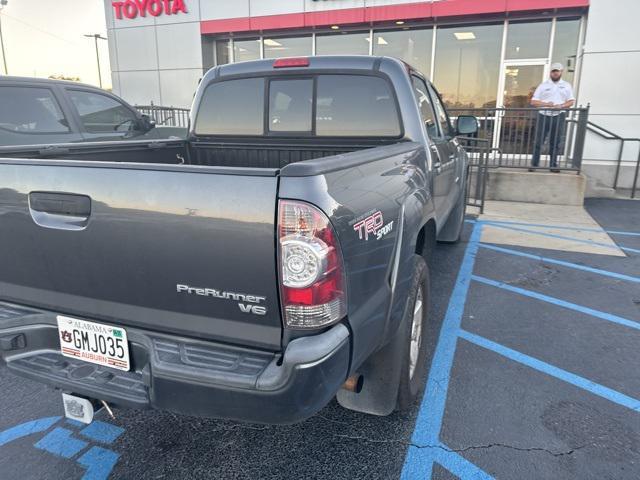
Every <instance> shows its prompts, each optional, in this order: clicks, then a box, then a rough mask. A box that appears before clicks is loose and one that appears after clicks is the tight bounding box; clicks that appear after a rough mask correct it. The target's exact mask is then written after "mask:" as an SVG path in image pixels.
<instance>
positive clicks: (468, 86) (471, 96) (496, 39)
mask: <svg viewBox="0 0 640 480" xmlns="http://www.w3.org/2000/svg"><path fill="white" fill-rule="evenodd" d="M503 32H504V24H503V23H500V24H496V25H477V26H464V27H442V28H440V27H439V28H438V29H437V30H436V57H435V66H434V79H432V80H433V83H435V84H436V85H438V86H439V87H440V88H441V90H442V95H443V97H444V100H445V102H447V106H449V107H457V108H463V107H465V108H474V107H475V108H483V107H495V106H496V94H497V92H498V79H499V76H500V53H501V51H502V36H503Z"/></svg>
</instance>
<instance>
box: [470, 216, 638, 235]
mask: <svg viewBox="0 0 640 480" xmlns="http://www.w3.org/2000/svg"><path fill="white" fill-rule="evenodd" d="M482 222H483V223H485V224H487V225H492V224H499V225H516V226H518V225H519V226H522V227H541V228H553V229H554V230H573V231H575V232H598V233H602V232H605V233H608V234H610V235H628V236H630V237H640V232H626V231H620V230H604V229H602V228H588V227H567V226H565V225H562V226H559V225H545V224H543V223H524V222H509V221H506V220H482Z"/></svg>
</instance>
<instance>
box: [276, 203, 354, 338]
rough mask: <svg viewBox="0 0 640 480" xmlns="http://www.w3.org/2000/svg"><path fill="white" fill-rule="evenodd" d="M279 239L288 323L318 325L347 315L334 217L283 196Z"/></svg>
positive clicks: (332, 321)
mask: <svg viewBox="0 0 640 480" xmlns="http://www.w3.org/2000/svg"><path fill="white" fill-rule="evenodd" d="M278 237H279V257H280V272H281V277H280V295H281V298H282V309H283V313H284V321H285V325H286V326H287V327H289V328H318V327H322V326H326V325H329V324H331V323H334V322H337V321H338V320H340V319H341V318H342V317H344V316H345V314H346V311H347V308H346V304H347V297H346V293H345V285H346V281H345V274H344V264H343V261H342V253H341V251H340V246H339V245H338V239H337V237H336V233H335V231H334V229H333V227H332V226H331V223H330V222H329V219H328V218H327V217H326V216H325V215H324V213H322V212H321V211H320V210H318V209H317V208H315V207H313V206H311V205H309V204H307V203H303V202H295V201H291V200H280V204H279V219H278Z"/></svg>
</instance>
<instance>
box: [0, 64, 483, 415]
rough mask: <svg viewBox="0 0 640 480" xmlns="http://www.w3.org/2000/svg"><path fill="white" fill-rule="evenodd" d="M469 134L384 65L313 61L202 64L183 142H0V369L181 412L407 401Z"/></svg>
mask: <svg viewBox="0 0 640 480" xmlns="http://www.w3.org/2000/svg"><path fill="white" fill-rule="evenodd" d="M63 88H72V87H71V86H67V85H65V87H63ZM476 129H477V121H476V119H475V118H473V117H463V116H461V117H459V118H458V120H457V125H456V126H455V127H454V126H453V125H452V124H451V123H450V121H449V116H448V115H447V111H446V109H445V107H444V105H443V103H442V100H441V98H440V96H439V95H438V93H437V91H436V90H435V88H433V86H432V85H431V84H430V83H429V82H428V81H427V80H426V79H425V78H424V77H423V76H422V75H421V74H420V73H419V72H417V71H415V70H413V69H412V68H411V67H409V66H408V65H406V64H404V63H402V62H400V61H398V60H396V59H392V58H387V57H364V56H363V57H359V56H341V57H331V56H326V57H312V58H293V59H277V60H262V61H255V62H244V63H238V64H233V65H225V66H221V67H216V68H214V69H212V70H211V71H209V72H208V73H207V74H206V76H205V77H204V78H203V80H202V82H201V84H200V87H199V90H198V92H197V94H196V97H195V101H194V106H193V108H192V111H191V129H190V132H189V137H188V139H187V140H185V141H162V142H158V141H152V142H151V141H147V142H144V141H136V142H107V143H93V144H84V145H73V144H66V145H64V146H62V147H60V148H59V149H57V150H56V149H46V148H32V149H29V148H13V149H12V148H6V147H5V148H0V230H1V231H2V232H3V234H2V235H0V265H2V268H0V355H1V358H2V361H3V362H4V363H5V364H6V367H7V368H8V369H9V370H10V371H11V372H14V373H16V374H18V375H23V376H26V377H29V378H32V379H35V380H37V381H41V382H44V383H47V384H49V385H52V386H55V387H57V388H59V389H61V390H62V391H63V392H64V393H65V394H67V396H66V397H65V398H69V397H68V395H72V396H76V397H78V398H79V397H84V400H85V401H86V400H87V399H99V400H102V401H106V402H110V403H113V404H115V405H120V406H127V407H135V408H158V409H166V410H172V411H176V412H181V413H185V414H191V415H203V416H212V417H224V418H233V419H240V420H246V421H255V422H266V423H287V422H296V421H301V420H303V419H305V418H307V417H309V416H311V415H313V414H314V413H316V412H317V411H318V410H320V409H321V408H322V407H323V406H324V405H326V404H327V403H328V402H329V401H330V399H331V398H333V397H334V396H336V394H337V398H338V401H339V402H340V404H341V405H343V406H345V407H347V408H350V409H354V410H358V411H362V412H368V413H372V414H377V415H387V414H389V413H391V412H392V411H393V410H394V409H396V408H405V407H407V406H409V405H411V403H412V402H413V401H414V399H415V398H416V396H417V395H418V394H419V393H420V391H421V389H422V387H423V385H424V381H425V377H426V372H425V370H426V357H427V355H426V349H427V344H428V343H429V342H427V341H425V340H424V339H423V336H424V335H425V332H427V330H428V329H427V328H426V326H425V325H426V322H428V319H429V314H428V305H429V296H430V293H429V265H428V259H429V252H430V251H431V249H432V247H433V245H434V242H435V241H442V242H455V241H457V240H458V239H459V237H460V232H461V230H462V226H463V221H464V212H465V189H466V188H465V185H466V175H467V156H466V153H465V151H464V150H463V149H462V147H461V146H460V143H459V141H458V135H466V134H472V133H474V131H475V130H476ZM78 403H79V402H75V403H73V405H77V404H78ZM70 415H71V416H73V412H71V413H70Z"/></svg>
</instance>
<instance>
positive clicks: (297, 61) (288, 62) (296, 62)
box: [273, 57, 309, 68]
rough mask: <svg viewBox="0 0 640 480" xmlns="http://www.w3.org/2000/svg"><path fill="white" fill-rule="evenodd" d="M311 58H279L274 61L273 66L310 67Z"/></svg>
mask: <svg viewBox="0 0 640 480" xmlns="http://www.w3.org/2000/svg"><path fill="white" fill-rule="evenodd" d="M308 66H309V59H308V58H307V57H298V58H278V59H277V60H275V61H274V62H273V68H293V67H308Z"/></svg>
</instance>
